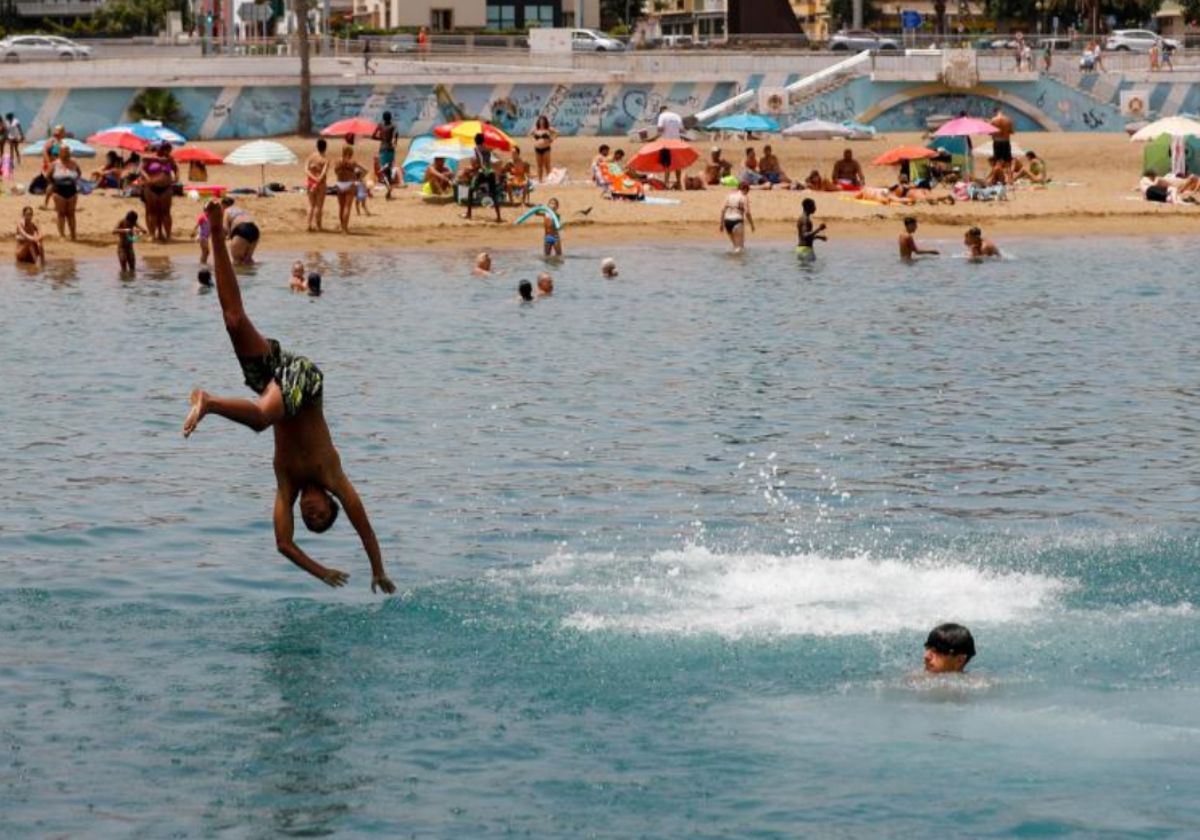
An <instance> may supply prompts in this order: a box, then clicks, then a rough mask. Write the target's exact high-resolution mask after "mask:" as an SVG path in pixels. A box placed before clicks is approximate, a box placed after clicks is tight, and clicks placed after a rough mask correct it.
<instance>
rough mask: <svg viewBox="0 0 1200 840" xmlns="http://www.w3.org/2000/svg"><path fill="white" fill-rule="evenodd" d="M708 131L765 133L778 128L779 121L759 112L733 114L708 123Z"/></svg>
mask: <svg viewBox="0 0 1200 840" xmlns="http://www.w3.org/2000/svg"><path fill="white" fill-rule="evenodd" d="M706 128H707V129H708V130H709V131H745V132H750V131H757V132H759V133H763V134H767V133H770V132H773V131H778V130H779V123H777V122H775V120H773V119H771V118H770V117H764V116H762V115H761V114H734V115H733V116H731V117H721V119H719V120H717V121H716V122H714V123H709V124H708V125H707V126H706Z"/></svg>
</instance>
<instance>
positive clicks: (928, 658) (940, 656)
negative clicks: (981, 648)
mask: <svg viewBox="0 0 1200 840" xmlns="http://www.w3.org/2000/svg"><path fill="white" fill-rule="evenodd" d="M974 657H975V638H974V637H973V636H972V635H971V631H970V630H968V629H967V628H966V627H963V626H962V625H961V624H939V625H938V626H937V627H934V628H933V629H932V630H930V631H929V636H928V637H926V639H925V670H926V671H928V672H929V673H931V674H948V673H955V672H957V671H961V670H963V669H964V668H966V667H967V663H968V662H970V661H971V660H972V659H973V658H974Z"/></svg>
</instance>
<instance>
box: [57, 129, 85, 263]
mask: <svg viewBox="0 0 1200 840" xmlns="http://www.w3.org/2000/svg"><path fill="white" fill-rule="evenodd" d="M82 178H83V175H82V173H81V172H80V171H79V164H78V163H76V162H75V161H74V160H72V159H71V148H70V147H69V146H68V145H67V144H66V143H63V144H62V145H61V146H59V148H58V160H56V161H54V164H53V165H52V166H51V167H50V192H51V193H52V194H53V196H54V213H55V216H56V218H55V222H56V223H57V224H58V235H59V236H60V237H65V236H66V231H67V230H68V229H69V230H70V231H71V239H72V240H74V239H75V205H76V204H78V203H79V182H80V180H82Z"/></svg>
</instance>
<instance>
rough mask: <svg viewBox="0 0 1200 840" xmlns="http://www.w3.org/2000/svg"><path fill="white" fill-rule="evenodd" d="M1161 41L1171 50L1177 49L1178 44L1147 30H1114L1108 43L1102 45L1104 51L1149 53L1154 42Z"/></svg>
mask: <svg viewBox="0 0 1200 840" xmlns="http://www.w3.org/2000/svg"><path fill="white" fill-rule="evenodd" d="M1158 41H1161V42H1162V43H1163V44H1165V45H1166V46H1168V47H1170V48H1171V49H1173V50H1177V49H1179V42H1178V41H1176V40H1174V39H1172V38H1163V37H1161V36H1160V35H1159V34H1158V33H1157V32H1151V31H1150V30H1149V29H1114V30H1113V33H1112V35H1110V36H1109V38H1108V41H1106V42H1105V44H1104V49H1106V50H1114V51H1115V50H1120V51H1121V52H1130V51H1131V52H1150V48H1151V47H1152V46H1154V44H1155V42H1158Z"/></svg>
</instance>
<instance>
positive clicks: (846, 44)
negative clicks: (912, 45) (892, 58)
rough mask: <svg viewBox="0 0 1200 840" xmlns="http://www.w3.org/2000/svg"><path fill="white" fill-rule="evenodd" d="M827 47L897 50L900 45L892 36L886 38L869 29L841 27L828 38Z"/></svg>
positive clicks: (860, 50) (833, 48)
mask: <svg viewBox="0 0 1200 840" xmlns="http://www.w3.org/2000/svg"><path fill="white" fill-rule="evenodd" d="M829 49H831V50H834V51H836V52H842V51H843V50H854V51H855V52H862V51H863V50H898V49H900V45H899V44H898V43H896V41H895V40H894V39H892V38H886V37H884V36H883V35H880V34H878V33H877V32H872V31H871V30H869V29H843V30H842V31H841V32H838V33H837V34H835V35H834V36H833V37H832V38H830V39H829Z"/></svg>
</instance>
